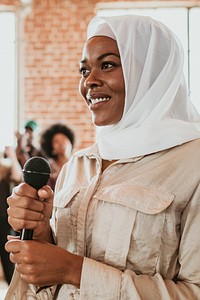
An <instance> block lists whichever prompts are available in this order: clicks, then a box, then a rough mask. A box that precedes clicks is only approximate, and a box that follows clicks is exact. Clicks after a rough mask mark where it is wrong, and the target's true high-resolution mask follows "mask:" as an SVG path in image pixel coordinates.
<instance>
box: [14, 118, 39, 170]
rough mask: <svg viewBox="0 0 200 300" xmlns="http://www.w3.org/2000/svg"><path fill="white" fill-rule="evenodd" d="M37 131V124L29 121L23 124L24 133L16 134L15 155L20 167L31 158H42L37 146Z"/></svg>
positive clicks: (18, 132)
mask: <svg viewBox="0 0 200 300" xmlns="http://www.w3.org/2000/svg"><path fill="white" fill-rule="evenodd" d="M37 130H38V123H37V122H36V121H34V120H29V121H27V122H25V124H24V132H23V133H21V132H20V131H17V132H16V138H17V147H16V155H17V159H18V161H19V163H20V165H21V167H23V166H24V164H25V162H26V161H27V160H28V159H29V158H31V157H33V156H42V155H41V151H40V149H39V146H38V145H37V134H36V133H37Z"/></svg>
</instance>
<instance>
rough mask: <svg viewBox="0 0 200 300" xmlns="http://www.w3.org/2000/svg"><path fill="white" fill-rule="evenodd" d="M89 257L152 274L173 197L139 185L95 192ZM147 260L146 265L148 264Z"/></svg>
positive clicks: (164, 192) (165, 192) (167, 193)
mask: <svg viewBox="0 0 200 300" xmlns="http://www.w3.org/2000/svg"><path fill="white" fill-rule="evenodd" d="M94 198H95V199H96V201H97V202H98V205H97V213H96V217H95V222H94V227H93V237H92V246H91V257H95V258H97V259H99V260H100V261H104V262H105V263H107V264H109V265H112V266H114V267H117V268H120V269H121V270H124V269H125V268H127V264H129V266H130V267H131V269H133V270H134V271H137V272H140V268H141V269H142V268H143V272H144V271H145V270H144V266H145V268H146V272H147V273H153V271H154V268H155V263H156V260H157V256H158V252H159V244H160V240H161V235H162V230H163V225H164V221H165V213H166V209H167V207H168V206H169V205H170V204H171V203H172V201H173V199H174V195H173V194H171V193H169V192H167V191H162V190H158V189H154V188H149V187H145V186H141V185H131V186H126V185H124V186H123V187H122V186H121V185H119V187H118V186H114V187H109V188H106V189H103V190H99V191H98V192H97V193H96V194H95V197H94ZM148 260H149V262H148Z"/></svg>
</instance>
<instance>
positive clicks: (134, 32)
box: [87, 15, 200, 160]
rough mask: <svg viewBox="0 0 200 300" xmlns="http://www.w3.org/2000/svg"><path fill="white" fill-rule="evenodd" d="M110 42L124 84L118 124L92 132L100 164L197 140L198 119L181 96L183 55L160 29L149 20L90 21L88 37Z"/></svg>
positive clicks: (184, 93) (183, 88) (184, 95)
mask: <svg viewBox="0 0 200 300" xmlns="http://www.w3.org/2000/svg"><path fill="white" fill-rule="evenodd" d="M102 35H103V36H108V37H111V38H113V39H115V40H116V42H117V45H118V48H119V53H120V57H121V63H122V69H123V75H124V81H125V94H126V95H125V107H124V112H123V116H122V119H121V120H120V121H119V122H118V123H117V124H114V125H110V126H102V127H99V126H96V129H97V135H96V140H97V144H98V147H99V152H100V155H101V157H102V158H103V159H107V160H114V159H126V158H132V157H137V156H141V155H146V154H150V153H154V152H157V151H161V150H164V149H168V148H171V147H174V146H177V145H180V144H182V143H185V142H187V141H191V140H194V139H196V138H199V137H200V116H199V114H198V112H197V111H196V109H195V108H194V106H193V104H192V102H191V101H190V99H189V97H188V94H187V87H186V83H185V79H184V75H183V63H184V62H183V57H184V54H183V49H182V46H181V44H180V42H179V40H178V39H177V37H176V36H175V34H174V33H172V32H171V30H169V29H168V28H167V27H166V26H165V25H164V24H162V23H161V22H158V21H156V20H153V19H152V18H150V17H144V16H135V15H123V16H113V17H94V18H93V19H92V20H91V22H90V24H89V26H88V34H87V40H89V39H90V38H92V37H93V36H102Z"/></svg>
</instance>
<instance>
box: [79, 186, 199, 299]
mask: <svg viewBox="0 0 200 300" xmlns="http://www.w3.org/2000/svg"><path fill="white" fill-rule="evenodd" d="M199 229H200V186H198V187H197V189H196V190H195V192H194V193H193V195H192V197H191V199H190V201H189V202H188V205H187V206H186V207H185V209H184V211H183V213H182V217H181V241H180V247H179V254H178V263H179V265H180V269H179V273H178V275H177V279H176V281H172V280H169V279H163V278H162V276H161V275H160V274H158V273H156V274H155V275H154V276H147V275H136V274H135V272H133V271H131V270H125V271H124V272H121V271H120V270H118V269H116V268H113V267H111V266H108V265H105V264H103V263H100V262H97V261H94V260H92V259H90V258H84V263H83V269H82V277H81V285H80V295H81V300H94V299H95V300H102V299H104V300H129V299H130V300H200V235H199Z"/></svg>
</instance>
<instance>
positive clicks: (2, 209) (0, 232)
mask: <svg viewBox="0 0 200 300" xmlns="http://www.w3.org/2000/svg"><path fill="white" fill-rule="evenodd" d="M21 180H22V169H21V166H20V164H19V162H18V160H17V157H16V153H15V150H14V148H13V147H10V146H9V147H5V151H4V153H2V154H1V157H0V257H1V263H2V267H3V271H4V276H5V280H6V282H7V283H8V284H9V283H10V281H11V278H12V274H13V271H14V264H13V263H12V262H11V261H10V259H9V255H8V252H7V251H6V250H5V243H6V242H7V235H9V234H15V233H14V231H13V230H12V229H11V227H10V225H9V223H8V215H7V208H8V205H7V201H6V200H7V197H9V196H10V194H11V190H12V188H13V187H14V186H15V185H17V184H19V183H20V182H21Z"/></svg>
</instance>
